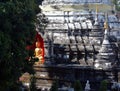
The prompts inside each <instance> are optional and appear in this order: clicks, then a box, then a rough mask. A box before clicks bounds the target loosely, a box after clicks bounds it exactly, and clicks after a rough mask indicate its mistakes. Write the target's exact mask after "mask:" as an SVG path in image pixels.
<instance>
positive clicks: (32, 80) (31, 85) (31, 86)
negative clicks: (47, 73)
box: [30, 76, 37, 91]
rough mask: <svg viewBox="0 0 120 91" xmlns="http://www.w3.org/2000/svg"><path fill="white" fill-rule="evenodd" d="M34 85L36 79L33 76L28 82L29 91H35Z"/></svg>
mask: <svg viewBox="0 0 120 91" xmlns="http://www.w3.org/2000/svg"><path fill="white" fill-rule="evenodd" d="M35 83H36V78H35V76H32V77H31V80H30V91H37V88H36V85H35Z"/></svg>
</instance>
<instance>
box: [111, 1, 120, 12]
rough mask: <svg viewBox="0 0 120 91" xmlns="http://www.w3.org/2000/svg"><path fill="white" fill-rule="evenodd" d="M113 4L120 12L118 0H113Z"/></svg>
mask: <svg viewBox="0 0 120 91" xmlns="http://www.w3.org/2000/svg"><path fill="white" fill-rule="evenodd" d="M112 3H113V4H114V5H115V9H116V10H117V11H120V6H119V4H118V0H112Z"/></svg>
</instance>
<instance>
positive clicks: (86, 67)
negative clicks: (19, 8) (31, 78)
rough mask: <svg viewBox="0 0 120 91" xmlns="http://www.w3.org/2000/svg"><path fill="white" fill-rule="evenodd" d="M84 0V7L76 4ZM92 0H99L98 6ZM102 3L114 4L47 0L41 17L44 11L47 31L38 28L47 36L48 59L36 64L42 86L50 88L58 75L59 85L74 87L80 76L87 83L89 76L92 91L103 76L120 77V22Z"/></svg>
mask: <svg viewBox="0 0 120 91" xmlns="http://www.w3.org/2000/svg"><path fill="white" fill-rule="evenodd" d="M58 2H59V3H58ZM83 3H84V7H83V9H81V8H80V7H78V6H74V5H76V4H78V5H82V4H83ZM86 3H87V4H86ZM88 3H92V4H93V3H94V4H95V3H96V4H95V6H96V7H95V9H94V10H93V9H91V8H89V5H88ZM59 4H61V5H62V6H63V7H61V6H60V5H59ZM98 4H99V5H101V4H105V5H110V4H111V1H110V0H44V1H43V5H42V6H40V7H41V8H42V14H39V15H38V18H39V17H41V16H43V15H44V16H45V19H46V21H47V22H45V24H46V26H45V28H44V31H42V32H41V29H40V28H38V29H39V30H40V31H39V33H40V34H41V35H42V37H43V40H44V49H45V55H44V57H45V58H44V59H45V63H44V64H41V65H35V67H34V68H35V70H36V77H37V79H38V80H37V83H36V84H37V87H38V88H45V87H46V88H47V89H48V90H49V89H50V87H51V84H52V82H53V81H54V80H56V79H57V80H58V82H59V87H62V86H63V85H64V86H66V87H72V83H74V82H75V81H76V80H80V81H81V82H82V86H83V87H84V86H85V82H86V81H88V80H89V82H90V84H91V89H92V91H97V88H99V84H100V82H101V81H102V80H108V81H109V82H110V83H112V82H113V81H120V79H119V75H118V74H119V67H120V62H119V61H120V50H119V49H120V44H119V43H120V39H119V34H120V22H119V21H118V19H117V17H116V16H115V14H114V13H110V11H109V10H107V11H105V12H103V11H99V10H98V8H99V5H98ZM48 6H49V7H50V8H49V7H48ZM69 7H70V9H68V8H69ZM106 7H107V6H106ZM111 9H112V8H111ZM106 12H107V13H106ZM88 75H89V76H88Z"/></svg>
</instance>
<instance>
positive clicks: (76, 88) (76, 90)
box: [74, 80, 83, 91]
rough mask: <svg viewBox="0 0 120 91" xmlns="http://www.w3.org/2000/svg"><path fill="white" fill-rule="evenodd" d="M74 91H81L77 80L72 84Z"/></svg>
mask: <svg viewBox="0 0 120 91" xmlns="http://www.w3.org/2000/svg"><path fill="white" fill-rule="evenodd" d="M74 91H83V90H82V85H81V83H80V81H79V80H77V81H76V82H75V84H74Z"/></svg>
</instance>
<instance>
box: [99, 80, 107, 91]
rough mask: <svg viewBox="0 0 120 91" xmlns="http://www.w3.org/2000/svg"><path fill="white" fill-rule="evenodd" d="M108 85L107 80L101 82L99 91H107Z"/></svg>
mask: <svg viewBox="0 0 120 91" xmlns="http://www.w3.org/2000/svg"><path fill="white" fill-rule="evenodd" d="M107 85H108V81H106V80H103V81H101V84H100V89H99V91H107Z"/></svg>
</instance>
